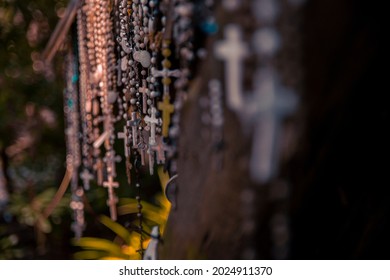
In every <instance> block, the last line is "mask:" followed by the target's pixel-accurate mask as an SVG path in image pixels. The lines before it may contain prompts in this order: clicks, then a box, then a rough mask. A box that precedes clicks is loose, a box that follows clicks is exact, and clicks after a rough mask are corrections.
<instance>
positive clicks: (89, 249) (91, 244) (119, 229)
mask: <svg viewBox="0 0 390 280" xmlns="http://www.w3.org/2000/svg"><path fill="white" fill-rule="evenodd" d="M159 176H160V182H161V185H162V186H165V185H166V183H167V181H168V180H167V175H166V173H164V172H162V168H160V169H159ZM154 201H155V203H154V204H152V203H148V202H142V209H143V211H142V212H143V217H144V220H143V228H144V231H145V233H143V235H142V237H143V240H144V242H143V245H142V247H143V248H146V247H147V246H148V244H149V241H150V233H151V228H152V226H156V225H158V226H159V229H160V235H162V234H163V232H164V229H165V226H166V223H167V220H168V216H169V212H170V209H171V206H170V202H169V201H168V200H167V198H166V197H165V196H164V195H163V194H158V195H156V196H155V198H154ZM119 204H120V206H119V207H118V213H119V215H122V216H130V217H131V216H134V214H136V213H137V212H138V208H137V201H136V200H135V199H132V198H122V199H120V201H119ZM99 221H100V222H101V223H102V224H103V225H105V226H106V227H107V228H109V229H110V230H111V231H112V232H114V233H115V234H116V237H115V239H114V240H113V241H110V240H108V239H104V238H96V237H82V238H80V239H79V240H74V241H73V244H74V245H76V246H79V247H81V248H82V249H83V250H82V251H79V252H77V253H75V254H74V258H75V259H101V260H102V259H116V260H136V259H139V258H140V254H139V249H140V248H139V246H140V234H139V233H138V232H136V231H134V230H131V229H130V230H129V229H127V228H126V227H124V226H122V225H121V224H119V223H117V222H114V221H112V220H111V219H110V218H108V217H107V216H101V217H100V218H99ZM133 222H137V220H133Z"/></svg>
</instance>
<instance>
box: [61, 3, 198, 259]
mask: <svg viewBox="0 0 390 280" xmlns="http://www.w3.org/2000/svg"><path fill="white" fill-rule="evenodd" d="M194 10H195V4H193V3H192V1H188V0H168V1H166V0H161V1H160V0H85V1H84V3H83V4H82V5H81V6H80V8H79V9H78V11H77V24H76V26H77V32H76V33H77V36H75V38H77V39H76V40H75V42H77V47H75V48H73V49H72V51H70V52H69V54H68V56H67V65H68V66H67V81H66V82H67V88H66V91H65V95H64V98H65V116H66V123H67V130H66V132H67V151H68V157H67V167H68V170H72V181H71V182H72V202H71V206H72V207H71V208H72V209H73V211H74V224H73V226H72V228H73V230H74V231H75V234H76V237H80V236H82V232H83V230H84V229H85V221H84V204H83V196H84V191H88V190H89V189H90V188H91V181H94V182H96V184H97V185H98V186H101V187H104V188H105V189H106V190H107V197H108V199H107V206H108V207H109V210H110V216H111V218H112V219H113V220H117V218H118V214H117V203H118V198H117V195H116V193H115V189H116V188H118V187H119V186H120V185H122V184H119V182H118V181H117V179H116V178H117V163H118V162H120V161H122V160H123V161H125V166H126V175H127V182H128V184H129V185H131V186H134V187H135V194H136V201H137V208H138V213H137V218H138V221H139V222H138V223H137V227H136V228H137V231H138V232H139V233H140V236H141V238H140V250H139V251H140V253H141V255H142V254H143V252H144V248H143V246H142V241H143V237H142V232H143V231H144V229H143V213H142V198H141V193H142V192H141V189H142V181H143V180H142V178H143V177H144V176H146V175H147V174H146V173H149V174H150V175H153V174H154V173H155V168H156V166H157V165H162V166H164V169H165V170H166V171H168V173H169V175H170V176H175V175H176V173H177V168H176V165H177V164H176V158H177V145H178V140H179V139H178V136H179V117H180V114H179V112H180V109H181V107H182V105H183V102H184V101H185V99H186V98H187V89H188V87H189V82H190V78H191V77H190V73H191V70H190V68H191V66H192V63H193V60H194V57H195V55H194V53H195V52H194V47H193V46H194V44H193V37H194V24H193V13H194ZM75 45H76V44H75ZM117 141H123V146H122V145H120V146H121V147H123V152H122V151H121V152H120V153H119V154H121V155H123V157H121V156H119V155H117V154H116V150H115V149H114V145H115V143H116V142H117ZM117 150H118V149H117Z"/></svg>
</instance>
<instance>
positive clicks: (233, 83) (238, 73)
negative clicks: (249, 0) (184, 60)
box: [214, 24, 249, 112]
mask: <svg viewBox="0 0 390 280" xmlns="http://www.w3.org/2000/svg"><path fill="white" fill-rule="evenodd" d="M241 36H242V32H241V29H240V28H239V27H238V26H237V25H233V24H231V25H228V26H226V29H225V37H226V40H224V41H222V42H221V41H220V42H217V44H216V45H215V49H214V52H215V55H216V56H217V57H218V58H219V59H222V60H224V61H225V62H226V67H225V83H226V92H227V105H228V106H229V108H230V109H231V110H233V111H235V112H238V111H241V110H242V109H243V107H244V100H243V97H242V95H241V93H242V88H241V86H242V85H241V83H242V80H243V79H242V75H243V69H242V68H243V67H242V65H243V63H242V62H243V60H244V58H245V57H247V56H248V54H249V50H248V46H247V45H246V44H245V43H243V42H242V39H241Z"/></svg>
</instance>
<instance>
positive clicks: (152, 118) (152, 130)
mask: <svg viewBox="0 0 390 280" xmlns="http://www.w3.org/2000/svg"><path fill="white" fill-rule="evenodd" d="M156 114H157V109H156V108H155V107H152V112H151V116H150V117H149V116H146V117H145V118H144V120H145V122H146V123H147V124H148V125H149V126H150V137H149V145H156V125H157V124H158V123H159V120H158V119H157V118H156Z"/></svg>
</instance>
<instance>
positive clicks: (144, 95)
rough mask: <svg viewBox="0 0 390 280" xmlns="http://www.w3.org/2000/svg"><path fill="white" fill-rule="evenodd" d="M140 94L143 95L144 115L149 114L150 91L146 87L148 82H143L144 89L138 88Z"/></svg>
mask: <svg viewBox="0 0 390 280" xmlns="http://www.w3.org/2000/svg"><path fill="white" fill-rule="evenodd" d="M138 92H139V93H142V113H144V114H146V113H147V103H146V102H147V101H148V93H149V89H148V87H147V86H146V80H145V79H143V80H142V87H139V88H138Z"/></svg>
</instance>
